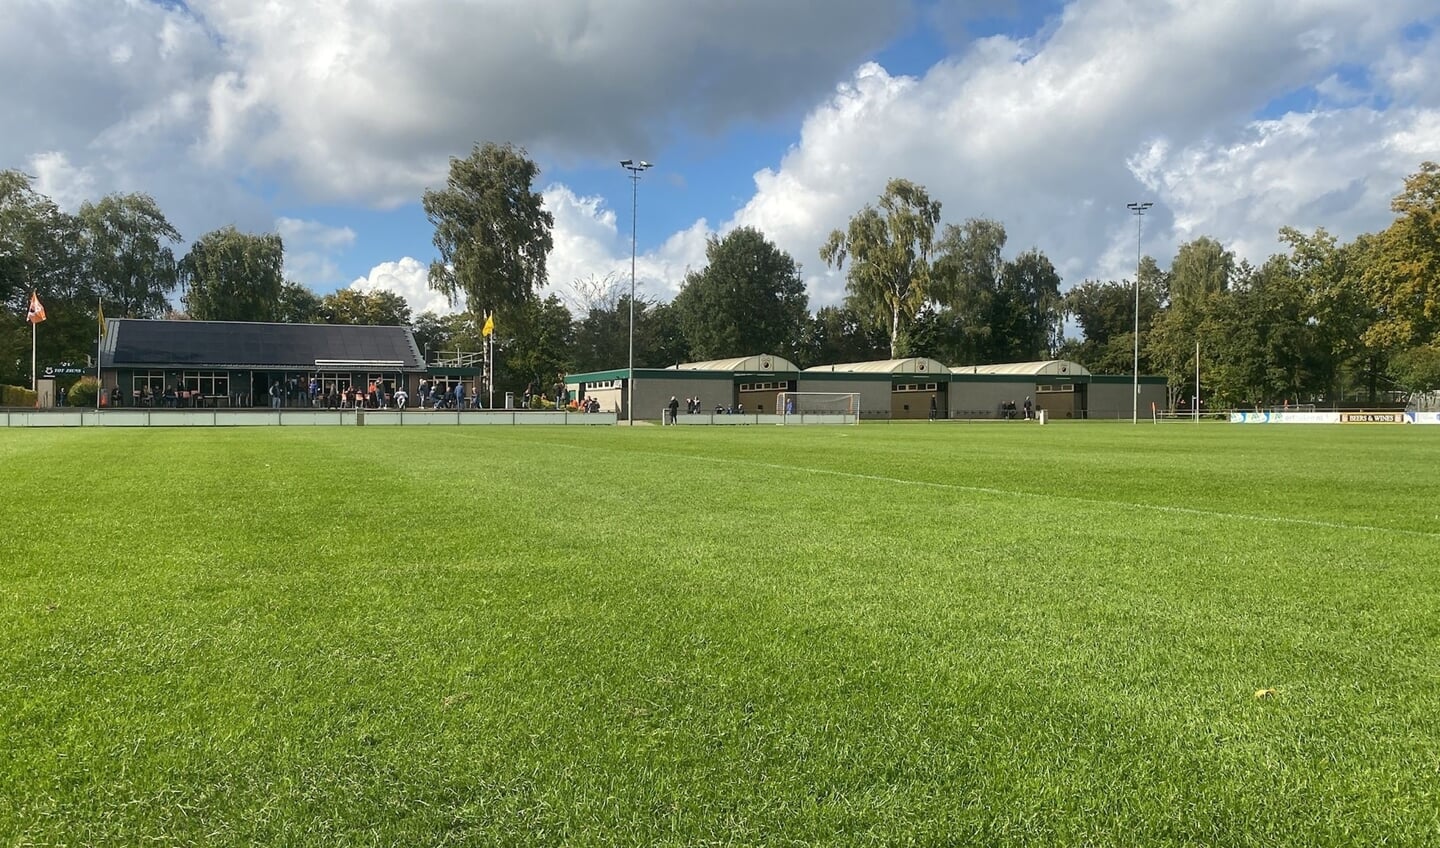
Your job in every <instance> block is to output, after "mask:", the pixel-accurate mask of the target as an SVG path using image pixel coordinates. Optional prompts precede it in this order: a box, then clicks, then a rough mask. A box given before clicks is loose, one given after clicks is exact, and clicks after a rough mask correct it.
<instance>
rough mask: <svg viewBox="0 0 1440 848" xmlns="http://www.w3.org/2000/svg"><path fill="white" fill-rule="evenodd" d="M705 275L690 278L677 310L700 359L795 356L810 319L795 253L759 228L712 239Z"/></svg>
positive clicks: (690, 344) (683, 290)
mask: <svg viewBox="0 0 1440 848" xmlns="http://www.w3.org/2000/svg"><path fill="white" fill-rule="evenodd" d="M705 256H706V258H707V259H708V260H709V264H708V265H706V267H705V269H704V270H702V271H692V272H691V273H689V274H687V275H686V276H685V282H684V284H683V286H682V287H681V289H680V293H679V294H678V295H677V296H676V297H675V301H674V307H675V309H676V310H677V314H678V316H679V319H680V326H681V329H682V331H683V333H684V337H685V341H686V343H687V345H688V347H689V349H690V352H691V354H692V355H693V356H695V357H696V358H697V359H720V358H722V357H730V356H749V355H751V354H756V353H780V354H784V355H787V356H793V355H794V352H795V351H796V350H797V349H798V348H799V343H800V332H801V327H802V326H803V323H804V321H805V319H806V318H807V317H808V315H809V310H808V308H807V303H808V298H807V297H806V295H805V283H804V281H803V280H801V279H800V269H799V267H798V266H797V265H796V264H795V260H794V259H793V258H791V256H790V254H788V253H786V252H785V251H783V250H781V249H780V248H778V247H776V246H775V244H774V243H773V242H771V241H769V240H768V239H766V238H765V236H764V235H763V234H762V233H761V232H760V231H759V230H756V229H753V228H751V227H740V228H739V229H736V230H733V231H731V232H730V233H728V234H727V235H726V236H725V237H724V238H713V237H712V238H711V239H710V242H709V244H708V245H707V246H706V248H705Z"/></svg>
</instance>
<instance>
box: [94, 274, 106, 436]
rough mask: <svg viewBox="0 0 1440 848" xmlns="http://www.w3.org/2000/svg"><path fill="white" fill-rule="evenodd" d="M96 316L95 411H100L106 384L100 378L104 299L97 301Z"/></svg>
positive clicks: (103, 335)
mask: <svg viewBox="0 0 1440 848" xmlns="http://www.w3.org/2000/svg"><path fill="white" fill-rule="evenodd" d="M95 314H96V315H97V316H99V317H98V319H97V320H98V323H99V325H100V326H99V328H98V329H97V330H96V331H95V411H96V412H99V411H100V393H101V392H103V391H105V382H104V381H103V380H102V379H101V378H100V345H101V344H102V342H103V340H104V338H105V302H104V300H103V299H102V298H98V297H97V298H96V299H95Z"/></svg>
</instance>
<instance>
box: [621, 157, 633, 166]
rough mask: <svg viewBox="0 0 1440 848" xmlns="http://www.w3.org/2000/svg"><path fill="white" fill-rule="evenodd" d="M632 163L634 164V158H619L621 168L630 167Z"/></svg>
mask: <svg viewBox="0 0 1440 848" xmlns="http://www.w3.org/2000/svg"><path fill="white" fill-rule="evenodd" d="M634 164H635V160H634V159H621V160H620V167H622V168H628V167H630V166H631V165H634Z"/></svg>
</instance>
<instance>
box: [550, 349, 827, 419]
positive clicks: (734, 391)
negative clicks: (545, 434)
mask: <svg viewBox="0 0 1440 848" xmlns="http://www.w3.org/2000/svg"><path fill="white" fill-rule="evenodd" d="M799 376H800V369H799V368H798V367H796V365H795V363H793V362H791V361H790V360H788V359H786V358H785V357H783V356H775V355H773V354H768V353H762V354H754V355H751V356H737V357H732V358H730V359H712V360H706V361H703V362H685V363H680V364H678V365H671V366H669V367H667V368H636V369H635V371H634V374H633V375H632V374H631V373H630V371H629V369H626V368H616V369H612V370H609V371H592V372H588V373H582V374H569V375H567V376H566V378H565V384H566V388H568V389H569V390H570V396H571V397H572V398H576V399H579V398H586V397H593V398H595V399H596V400H598V401H599V402H600V408H601V409H602V410H605V411H607V412H608V411H611V410H613V411H615V412H617V413H618V414H619V415H620V417H621V418H627V417H628V414H627V412H626V409H625V402H626V400H627V397H626V389H627V387H628V384H629V381H630V380H632V379H633V380H634V394H635V400H634V402H635V415H634V418H635V420H637V421H645V420H655V421H659V420H662V412H661V410H662V409H664V407H665V406H666V404H668V403H669V402H670V398H672V397H675V398H679V399H680V414H681V415H684V414H685V405H684V399H685V398H697V397H698V398H699V399H700V404H701V407H702V411H703V412H708V413H712V414H713V413H714V412H715V408H716V407H717V406H719V407H720V408H721V409H722V410H734V409H738V408H740V405H741V404H743V405H744V409H745V412H746V413H760V414H768V413H773V412H774V411H775V410H774V408H773V407H774V405H775V397H776V395H778V394H779V393H780V392H785V391H795V386H796V382H797V380H798V378H799Z"/></svg>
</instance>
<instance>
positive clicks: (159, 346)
mask: <svg viewBox="0 0 1440 848" xmlns="http://www.w3.org/2000/svg"><path fill="white" fill-rule="evenodd" d="M105 323H106V327H107V332H106V337H105V340H104V341H105V344H104V345H103V346H102V350H101V365H102V366H103V367H111V368H126V367H131V366H150V367H179V366H186V367H193V368H252V367H254V368H296V369H299V368H306V369H313V368H315V361H316V360H317V359H341V360H355V361H368V362H400V363H402V364H401V365H400V368H401V369H402V370H406V371H411V370H413V371H423V370H424V369H425V362H424V359H423V358H422V357H421V355H420V350H419V348H417V347H416V345H415V337H414V335H412V334H411V332H410V329H409V328H408V327H353V326H342V325H331V324H259V323H249V322H241V321H144V320H138V319H130V318H121V319H115V318H112V319H109V320H107V321H106V322H105Z"/></svg>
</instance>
